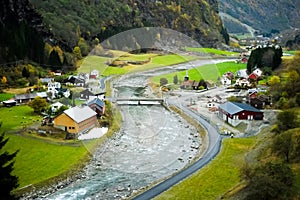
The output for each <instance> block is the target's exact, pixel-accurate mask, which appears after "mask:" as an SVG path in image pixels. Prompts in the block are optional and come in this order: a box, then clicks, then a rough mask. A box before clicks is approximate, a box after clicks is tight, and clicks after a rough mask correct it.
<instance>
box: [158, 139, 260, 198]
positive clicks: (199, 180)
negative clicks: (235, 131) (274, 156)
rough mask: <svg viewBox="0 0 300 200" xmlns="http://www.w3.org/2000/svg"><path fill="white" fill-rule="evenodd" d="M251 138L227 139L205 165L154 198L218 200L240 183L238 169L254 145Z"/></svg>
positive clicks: (253, 140)
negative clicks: (211, 159)
mask: <svg viewBox="0 0 300 200" xmlns="http://www.w3.org/2000/svg"><path fill="white" fill-rule="evenodd" d="M255 141H256V140H255V138H253V137H252V138H233V139H232V138H228V139H225V140H224V141H223V144H222V149H221V152H220V153H219V154H218V156H217V157H216V158H215V159H214V160H213V161H212V162H211V163H209V164H208V165H207V166H206V167H204V168H203V169H201V170H200V171H199V172H197V173H195V174H194V175H192V176H191V177H189V178H188V179H185V180H183V181H182V182H180V183H179V184H177V185H175V186H174V187H172V188H171V189H169V190H168V191H166V192H164V193H162V194H161V195H159V196H158V197H156V198H155V200H164V199H205V200H209V199H211V200H215V199H219V198H220V197H221V196H222V195H223V194H224V193H226V192H227V191H228V190H230V189H231V188H233V187H234V186H236V185H237V184H238V183H239V182H240V168H241V167H242V166H243V164H244V157H245V154H246V153H247V152H248V151H249V150H250V149H251V148H252V147H253V146H254V144H255Z"/></svg>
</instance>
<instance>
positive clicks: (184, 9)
mask: <svg viewBox="0 0 300 200" xmlns="http://www.w3.org/2000/svg"><path fill="white" fill-rule="evenodd" d="M30 2H31V3H32V4H33V5H34V6H35V8H36V9H37V11H38V12H39V13H40V14H41V15H42V16H43V18H44V22H45V23H46V24H47V26H48V27H49V29H51V31H52V32H53V34H54V35H55V37H56V38H58V39H59V40H60V41H61V42H64V43H65V44H66V45H68V46H69V47H71V48H73V47H74V46H76V44H77V41H78V39H79V38H80V37H82V36H83V37H84V38H85V39H86V40H89V39H91V38H93V37H97V38H98V39H100V41H103V40H104V39H106V38H108V37H110V36H112V35H115V34H116V33H120V32H122V31H125V30H128V29H132V28H137V27H149V26H152V27H153V26H154V27H164V28H171V29H174V30H177V31H179V32H182V33H184V34H187V35H189V36H191V37H192V38H194V39H195V40H197V41H198V42H199V43H200V44H201V45H203V46H217V45H218V44H220V43H221V42H223V43H227V42H228V34H227V32H226V30H225V29H224V27H223V24H222V21H221V19H220V16H219V14H218V3H217V0H201V1H199V0H190V1H188V2H187V1H184V0H175V1H174V0H173V1H171V0H161V1H153V0H123V1H117V0H101V1H99V0H85V1H81V0H59V1H40V0H30Z"/></svg>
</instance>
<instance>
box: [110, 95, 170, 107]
mask: <svg viewBox="0 0 300 200" xmlns="http://www.w3.org/2000/svg"><path fill="white" fill-rule="evenodd" d="M112 102H115V103H117V104H118V105H160V104H163V103H164V102H165V99H163V98H135V97H133V98H116V99H112Z"/></svg>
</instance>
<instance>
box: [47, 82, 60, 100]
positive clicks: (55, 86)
mask: <svg viewBox="0 0 300 200" xmlns="http://www.w3.org/2000/svg"><path fill="white" fill-rule="evenodd" d="M60 88H61V84H60V83H59V82H49V83H48V90H47V93H51V94H52V95H51V97H52V98H54V97H55V96H56V95H57V94H58V92H59V90H60Z"/></svg>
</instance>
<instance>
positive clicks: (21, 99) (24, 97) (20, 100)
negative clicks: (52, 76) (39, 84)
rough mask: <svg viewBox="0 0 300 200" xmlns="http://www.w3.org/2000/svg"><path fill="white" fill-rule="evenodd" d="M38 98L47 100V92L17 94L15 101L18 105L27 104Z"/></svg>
mask: <svg viewBox="0 0 300 200" xmlns="http://www.w3.org/2000/svg"><path fill="white" fill-rule="evenodd" d="M37 96H39V97H42V98H44V99H47V93H46V92H37V93H25V94H16V95H15V96H14V101H15V102H16V104H26V103H28V102H30V101H32V100H33V99H34V98H35V97H37Z"/></svg>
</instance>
